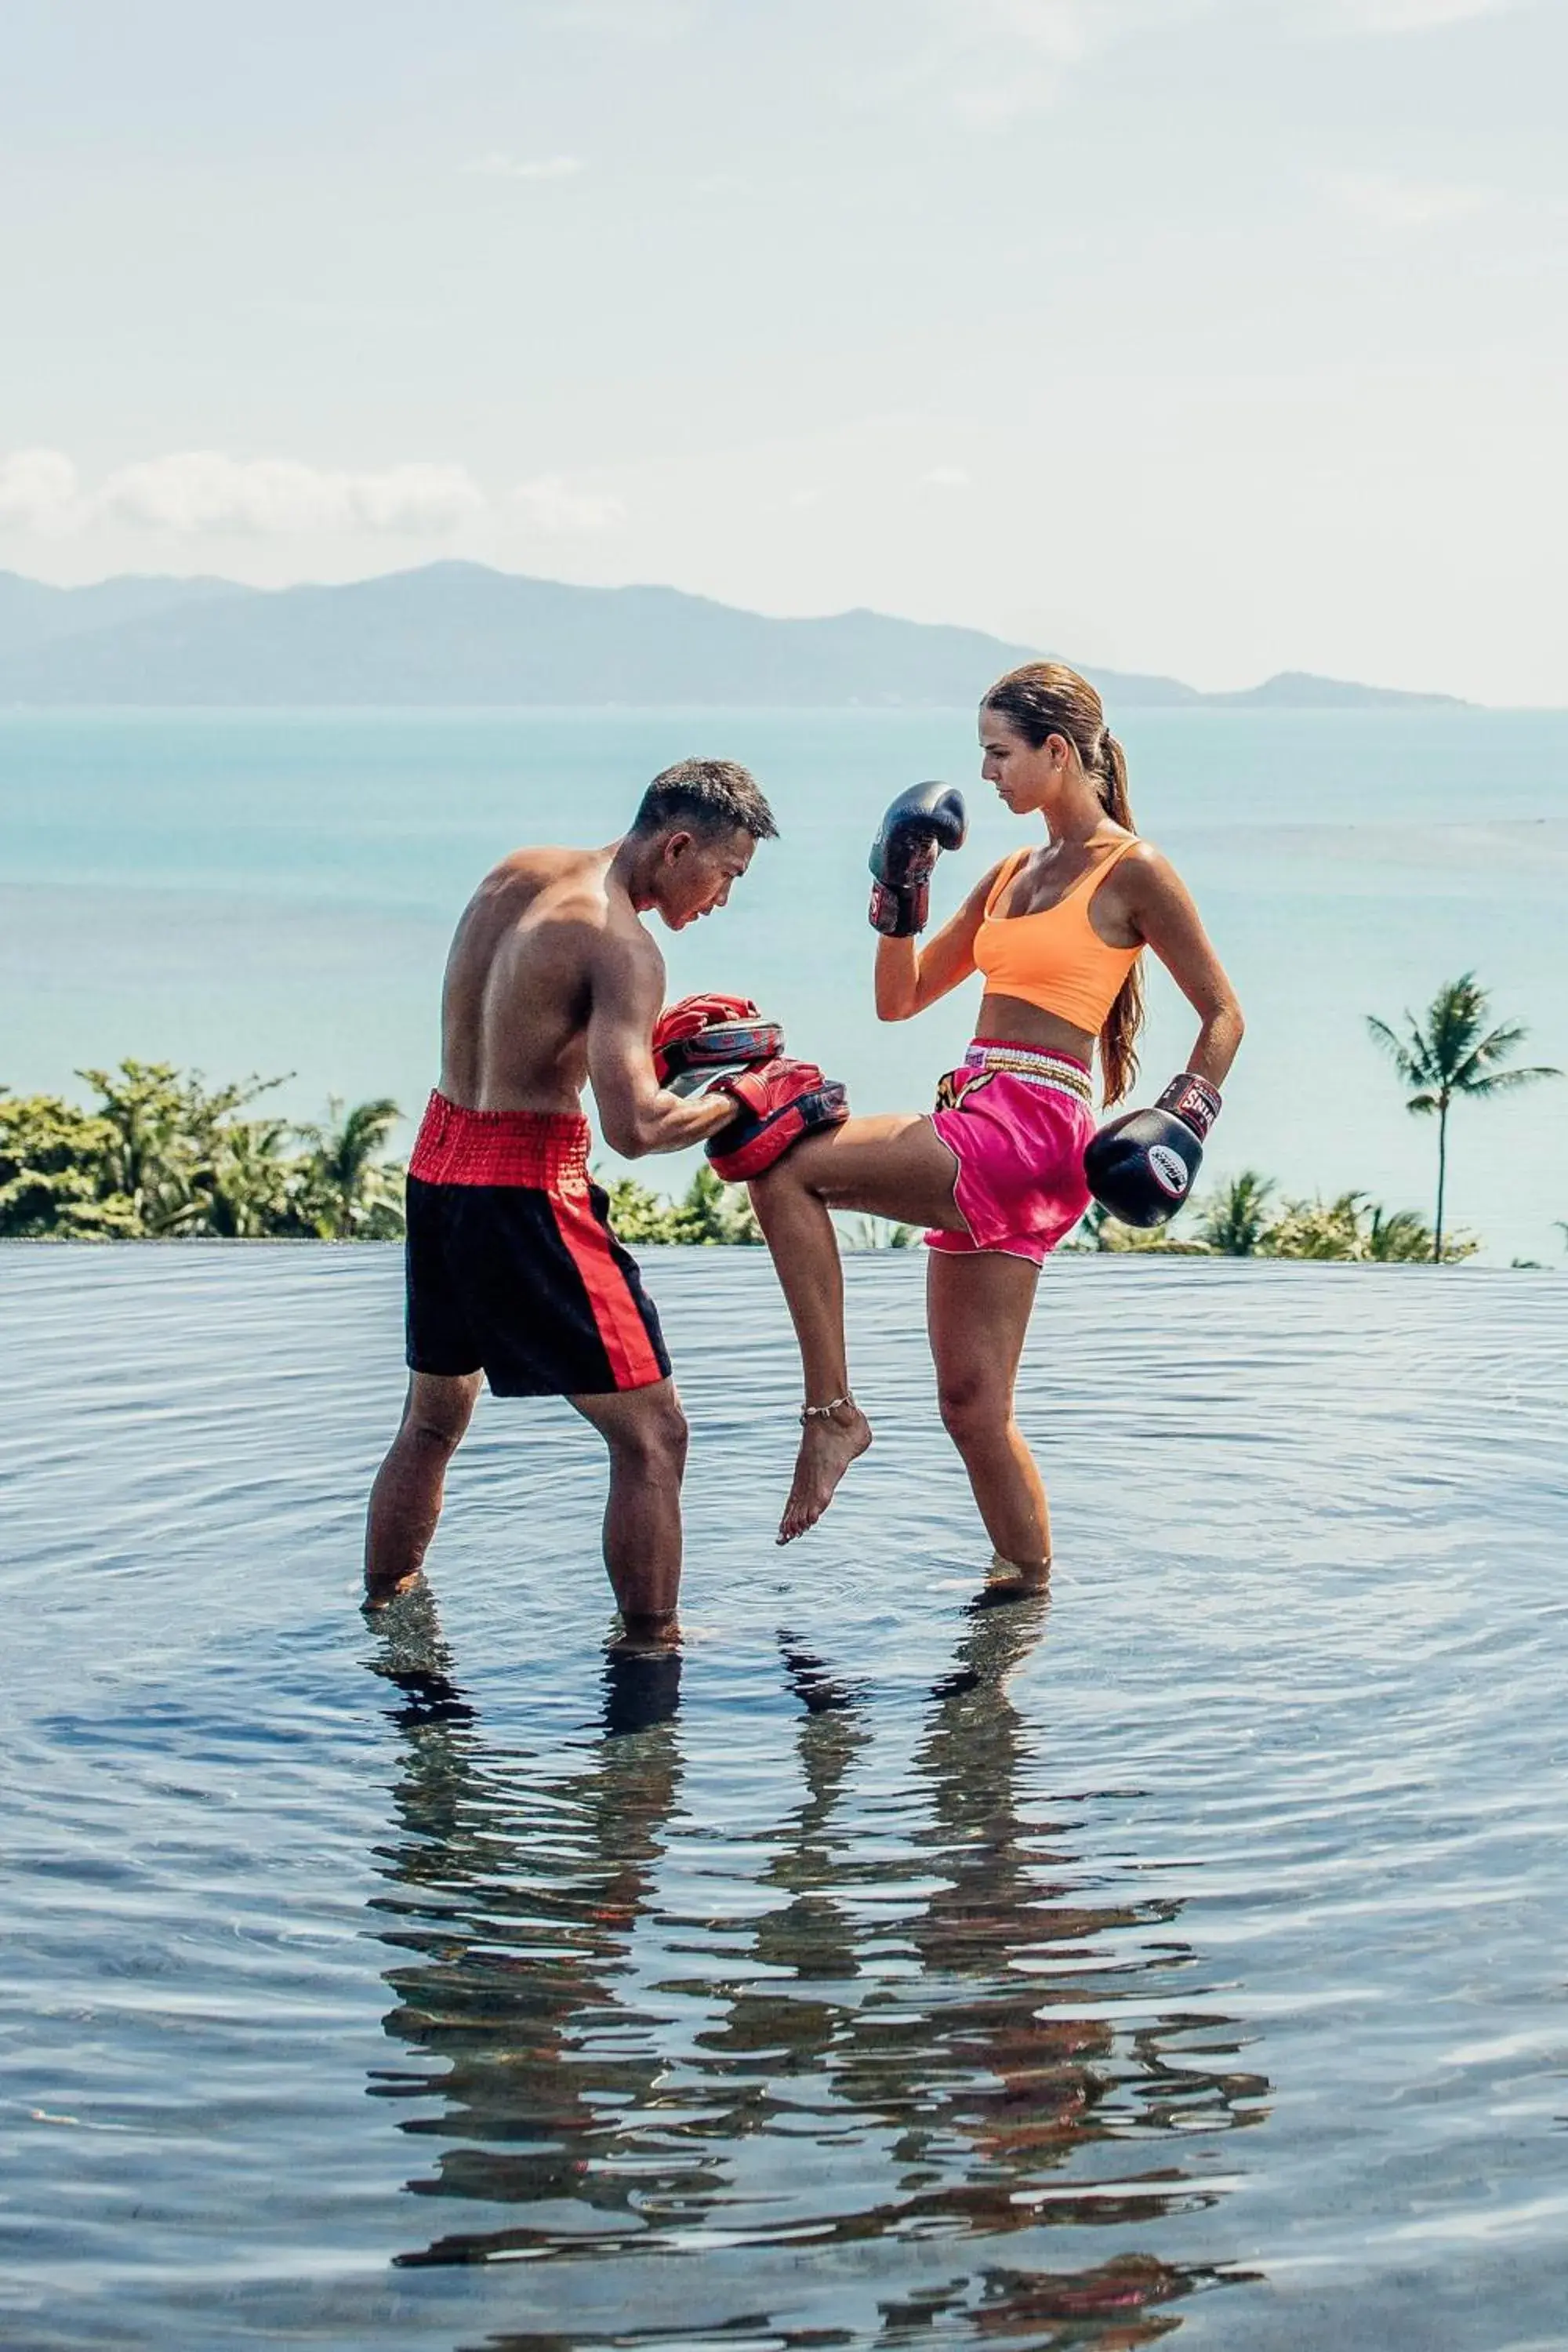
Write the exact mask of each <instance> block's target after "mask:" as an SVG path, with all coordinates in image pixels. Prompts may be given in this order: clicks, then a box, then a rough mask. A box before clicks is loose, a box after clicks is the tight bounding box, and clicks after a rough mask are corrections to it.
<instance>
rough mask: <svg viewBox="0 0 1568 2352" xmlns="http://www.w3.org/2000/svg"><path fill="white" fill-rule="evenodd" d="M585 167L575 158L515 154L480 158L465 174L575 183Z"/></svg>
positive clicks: (579, 158) (485, 178)
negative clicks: (528, 157) (530, 156)
mask: <svg viewBox="0 0 1568 2352" xmlns="http://www.w3.org/2000/svg"><path fill="white" fill-rule="evenodd" d="M587 168H588V167H587V165H586V164H585V163H584V162H583V161H582V159H581V157H580V156H576V155H542V156H539V157H537V158H535V159H531V160H530V159H527V158H520V157H518V156H515V155H480V156H479V157H478V158H477V159H476V161H475V162H473V163H465V164H464V166H463V169H464V171H465V172H472V173H476V174H477V175H478V176H479V178H480V179H484V180H574V179H575V178H576V176H577V174H578V173H579V172H585V171H586V170H587Z"/></svg>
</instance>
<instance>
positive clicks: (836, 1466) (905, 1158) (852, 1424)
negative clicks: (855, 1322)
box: [751, 1115, 963, 1544]
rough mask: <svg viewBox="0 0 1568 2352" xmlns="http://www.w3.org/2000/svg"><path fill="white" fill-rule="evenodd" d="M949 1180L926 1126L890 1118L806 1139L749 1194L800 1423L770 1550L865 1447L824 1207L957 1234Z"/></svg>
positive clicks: (808, 1522) (822, 1503) (939, 1145)
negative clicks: (778, 1295)
mask: <svg viewBox="0 0 1568 2352" xmlns="http://www.w3.org/2000/svg"><path fill="white" fill-rule="evenodd" d="M956 1172H957V1171H956V1165H955V1162H954V1160H953V1156H952V1152H951V1151H950V1150H948V1148H947V1146H946V1144H945V1143H943V1142H942V1139H941V1137H940V1136H939V1135H938V1134H937V1132H936V1129H934V1128H933V1127H932V1125H931V1121H930V1119H929V1118H910V1117H907V1116H904V1115H899V1116H895V1117H892V1118H852V1119H849V1120H847V1122H846V1123H845V1125H844V1126H842V1127H836V1128H834V1129H831V1130H830V1131H829V1132H827V1133H826V1134H821V1135H813V1136H807V1137H806V1139H805V1141H804V1142H802V1143H797V1144H796V1145H795V1149H794V1150H793V1151H790V1152H787V1153H786V1154H785V1156H784V1159H782V1160H777V1161H775V1162H774V1164H773V1167H772V1168H770V1169H769V1170H768V1171H766V1173H765V1174H764V1175H762V1176H759V1177H758V1178H756V1179H755V1181H753V1183H752V1188H751V1192H752V1207H753V1208H754V1209H755V1211H756V1213H757V1222H758V1223H759V1224H760V1225H761V1226H762V1229H763V1234H764V1236H765V1237H766V1240H767V1244H768V1247H769V1249H770V1250H771V1251H772V1253H773V1266H774V1270H775V1271H776V1273H777V1275H778V1278H779V1286H780V1288H781V1289H782V1290H783V1292H784V1303H785V1305H786V1306H787V1307H788V1308H789V1312H790V1320H791V1322H792V1323H793V1324H794V1325H795V1338H796V1339H798V1340H799V1342H800V1356H801V1369H802V1371H803V1373H804V1376H805V1404H806V1408H807V1410H806V1418H805V1423H804V1426H803V1429H802V1433H801V1441H800V1452H799V1454H798V1455H797V1457H796V1460H795V1478H794V1481H793V1483H792V1484H791V1486H790V1490H789V1499H788V1500H787V1502H786V1503H785V1505H784V1517H783V1518H782V1519H781V1520H780V1522H779V1533H778V1540H779V1542H780V1543H782V1544H783V1543H790V1542H792V1541H793V1540H794V1538H795V1537H796V1536H799V1535H804V1534H805V1530H806V1528H809V1527H815V1525H816V1521H817V1520H818V1519H819V1518H820V1517H822V1514H823V1512H824V1511H825V1510H826V1508H827V1506H828V1504H829V1503H830V1502H831V1501H832V1499H833V1496H834V1492H835V1490H836V1489H837V1486H838V1482H839V1480H840V1479H841V1478H842V1477H843V1475H844V1474H845V1472H846V1471H847V1469H848V1467H849V1465H850V1464H851V1462H853V1461H854V1460H855V1459H856V1457H857V1456H858V1454H864V1453H865V1451H866V1448H867V1447H868V1445H869V1444H870V1443H871V1424H870V1423H869V1422H868V1420H867V1418H866V1416H865V1414H864V1413H863V1412H861V1410H860V1408H859V1406H858V1404H856V1403H855V1402H854V1401H853V1400H852V1398H851V1397H850V1394H849V1368H848V1362H847V1350H846V1343H845V1337H844V1269H843V1266H842V1265H841V1264H840V1262H839V1256H838V1236H837V1234H836V1233H835V1232H834V1230H833V1220H832V1218H831V1216H830V1215H829V1214H828V1210H829V1207H830V1206H831V1207H833V1208H841V1209H859V1210H862V1211H865V1212H867V1213H869V1214H871V1215H873V1216H882V1217H895V1218H899V1219H908V1220H910V1222H917V1223H921V1224H926V1225H937V1226H941V1227H942V1228H943V1229H944V1230H946V1231H948V1232H962V1230H963V1219H962V1217H960V1215H959V1213H958V1211H957V1209H956V1208H955V1207H954V1205H953V1198H952V1186H953V1179H954V1176H955V1174H956Z"/></svg>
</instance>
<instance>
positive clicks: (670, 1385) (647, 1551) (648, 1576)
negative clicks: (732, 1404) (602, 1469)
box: [568, 1381, 688, 1645]
mask: <svg viewBox="0 0 1568 2352" xmlns="http://www.w3.org/2000/svg"><path fill="white" fill-rule="evenodd" d="M568 1402H570V1403H571V1404H573V1405H574V1406H575V1407H576V1409H577V1411H578V1412H580V1413H581V1414H582V1415H583V1418H584V1421H589V1422H592V1423H593V1425H594V1427H595V1429H596V1430H597V1431H598V1433H599V1434H600V1436H601V1437H602V1438H603V1439H604V1441H605V1444H606V1445H607V1446H608V1447H609V1450H610V1495H609V1500H608V1502H607V1503H606V1505H605V1571H606V1573H607V1574H608V1576H609V1580H610V1584H611V1587H612V1589H613V1590H614V1592H615V1596H616V1604H617V1606H618V1607H619V1610H620V1612H621V1622H622V1625H623V1626H624V1627H625V1631H626V1640H627V1641H628V1642H636V1643H657V1644H664V1645H668V1644H670V1643H675V1642H678V1641H679V1638H680V1624H679V1618H678V1617H677V1614H676V1611H677V1607H678V1605H679V1599H680V1556H681V1529H680V1481H681V1477H682V1475H683V1474H684V1472H685V1469H686V1446H687V1436H688V1432H687V1426H686V1415H685V1413H684V1412H682V1411H681V1409H680V1399H679V1397H678V1396H677V1395H676V1392H675V1382H674V1381H657V1382H656V1383H655V1384H654V1385H653V1386H652V1387H651V1388H646V1389H627V1390H626V1391H623V1392H622V1393H620V1394H619V1395H605V1396H574V1397H572V1398H570V1399H569V1400H568Z"/></svg>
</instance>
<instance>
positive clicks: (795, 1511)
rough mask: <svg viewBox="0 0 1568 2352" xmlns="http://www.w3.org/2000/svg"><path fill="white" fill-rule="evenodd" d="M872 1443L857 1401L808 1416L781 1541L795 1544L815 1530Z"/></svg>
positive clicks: (841, 1401) (845, 1401) (843, 1402)
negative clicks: (846, 1476) (854, 1464)
mask: <svg viewBox="0 0 1568 2352" xmlns="http://www.w3.org/2000/svg"><path fill="white" fill-rule="evenodd" d="M870 1443H871V1424H870V1423H869V1422H868V1420H867V1418H866V1416H865V1414H864V1413H863V1412H861V1410H860V1408H859V1406H858V1404H857V1403H856V1402H855V1401H854V1399H853V1397H842V1398H840V1399H839V1400H838V1401H837V1403H835V1404H834V1406H833V1408H832V1410H831V1411H830V1412H808V1413H807V1415H806V1418H805V1423H804V1426H803V1427H802V1430H801V1436H800V1452H799V1453H798V1454H796V1456H795V1477H794V1480H793V1482H792V1484H791V1486H790V1490H789V1500H788V1502H787V1503H786V1504H785V1505H784V1517H783V1518H782V1519H781V1520H780V1521H779V1532H778V1540H779V1542H780V1543H782V1544H786V1543H793V1542H794V1541H795V1538H796V1536H803V1535H804V1534H805V1531H806V1529H807V1528H814V1527H815V1526H816V1522H817V1521H818V1519H819V1518H820V1517H822V1514H823V1513H824V1511H825V1510H826V1508H827V1506H828V1505H829V1503H831V1501H832V1500H833V1496H834V1490H835V1488H836V1487H837V1485H838V1481H839V1480H840V1478H842V1477H843V1475H844V1473H845V1472H846V1470H847V1469H848V1467H849V1465H850V1464H851V1462H853V1461H854V1459H855V1457H856V1455H857V1454H864V1453H865V1451H866V1448H867V1447H868V1445H869V1444H870Z"/></svg>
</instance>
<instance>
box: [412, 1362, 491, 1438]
mask: <svg viewBox="0 0 1568 2352" xmlns="http://www.w3.org/2000/svg"><path fill="white" fill-rule="evenodd" d="M478 1396H479V1380H478V1378H477V1377H476V1378H475V1379H474V1381H472V1382H471V1383H470V1382H468V1381H455V1380H454V1381H447V1380H443V1381H440V1382H439V1383H438V1384H437V1381H436V1380H435V1379H434V1377H433V1376H432V1375H429V1374H422V1373H418V1372H416V1374H415V1376H414V1378H413V1380H412V1381H410V1382H409V1386H408V1400H407V1402H406V1403H405V1406H404V1408H403V1426H402V1429H401V1431H400V1432H399V1435H400V1436H401V1437H402V1438H403V1439H404V1440H405V1443H407V1444H412V1445H416V1446H417V1447H418V1449H419V1451H420V1452H421V1453H438V1454H455V1453H456V1452H457V1450H458V1446H459V1445H460V1444H461V1443H462V1439H463V1433H464V1432H465V1430H466V1429H467V1428H468V1423H469V1422H470V1421H471V1420H472V1418H473V1412H474V1405H475V1402H476V1401H477V1399H478Z"/></svg>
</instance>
